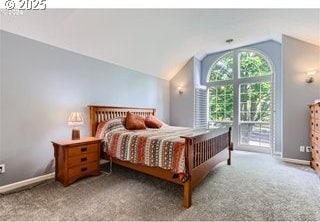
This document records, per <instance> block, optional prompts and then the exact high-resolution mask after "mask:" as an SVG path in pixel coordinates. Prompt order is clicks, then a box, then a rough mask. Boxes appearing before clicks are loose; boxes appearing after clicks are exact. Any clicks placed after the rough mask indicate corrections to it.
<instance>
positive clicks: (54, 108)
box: [0, 31, 188, 186]
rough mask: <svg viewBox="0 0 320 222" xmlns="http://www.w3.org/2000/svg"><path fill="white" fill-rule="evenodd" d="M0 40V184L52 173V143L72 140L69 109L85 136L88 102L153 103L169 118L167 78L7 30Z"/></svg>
mask: <svg viewBox="0 0 320 222" xmlns="http://www.w3.org/2000/svg"><path fill="white" fill-rule="evenodd" d="M0 38H1V44H0V45H1V55H0V56H1V60H0V61H1V63H0V65H1V75H0V82H1V85H0V86H1V90H0V95H1V118H0V121H1V128H0V130H1V133H0V138H1V143H0V145H1V146H0V163H5V164H6V173H5V174H1V175H0V186H1V185H5V184H9V183H13V182H16V181H20V180H24V179H27V178H31V177H35V176H40V175H43V174H46V173H48V172H53V148H52V145H51V143H50V141H52V140H56V139H66V138H70V136H71V128H70V127H68V126H67V118H68V115H69V113H70V112H71V111H81V112H83V114H84V117H85V118H86V122H85V124H84V125H83V126H82V127H81V136H88V135H89V126H88V121H89V113H88V108H87V107H86V106H87V105H89V104H102V105H119V106H135V107H155V108H157V115H158V117H160V118H161V119H163V120H164V121H165V122H168V120H169V90H170V88H169V82H168V81H165V80H161V79H158V78H156V77H152V76H150V75H145V74H143V73H139V72H136V71H133V70H129V69H126V68H124V67H120V66H116V65H113V64H110V63H107V62H103V61H99V60H96V59H93V58H89V57H86V56H83V55H79V54H76V53H73V52H70V51H66V50H63V49H60V48H56V47H53V46H50V45H46V44H43V43H40V42H37V41H33V40H30V39H27V38H24V37H21V36H17V35H14V34H11V33H8V32H4V31H0ZM187 93H188V92H187V91H186V94H187Z"/></svg>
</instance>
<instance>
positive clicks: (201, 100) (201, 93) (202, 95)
mask: <svg viewBox="0 0 320 222" xmlns="http://www.w3.org/2000/svg"><path fill="white" fill-rule="evenodd" d="M207 110H208V108H207V90H206V88H195V117H194V119H195V123H194V125H195V128H207V124H208V123H207Z"/></svg>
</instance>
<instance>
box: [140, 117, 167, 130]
mask: <svg viewBox="0 0 320 222" xmlns="http://www.w3.org/2000/svg"><path fill="white" fill-rule="evenodd" d="M144 123H145V124H146V126H147V127H149V128H161V126H162V125H163V124H162V122H161V121H160V120H159V119H157V117H155V116H154V115H149V116H147V118H146V119H145V120H144Z"/></svg>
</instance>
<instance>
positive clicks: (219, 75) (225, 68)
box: [209, 53, 233, 82]
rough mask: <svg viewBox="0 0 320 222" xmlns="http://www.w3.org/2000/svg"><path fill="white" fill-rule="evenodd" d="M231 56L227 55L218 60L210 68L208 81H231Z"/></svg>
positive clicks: (230, 54)
mask: <svg viewBox="0 0 320 222" xmlns="http://www.w3.org/2000/svg"><path fill="white" fill-rule="evenodd" d="M232 68H233V55H232V53H228V54H226V55H225V56H223V57H222V58H221V59H219V60H218V61H217V62H216V63H215V65H214V66H213V67H212V69H211V72H210V75H209V81H210V82H213V81H219V80H229V79H233V72H232Z"/></svg>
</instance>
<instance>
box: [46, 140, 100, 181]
mask: <svg viewBox="0 0 320 222" xmlns="http://www.w3.org/2000/svg"><path fill="white" fill-rule="evenodd" d="M52 144H53V147H54V157H55V161H56V162H55V165H56V180H58V181H60V182H61V183H63V185H64V186H68V185H69V184H70V183H73V182H74V181H76V180H77V179H79V178H81V177H85V176H93V175H99V174H100V144H101V140H100V139H96V138H94V137H87V138H81V139H80V140H64V141H52Z"/></svg>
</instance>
